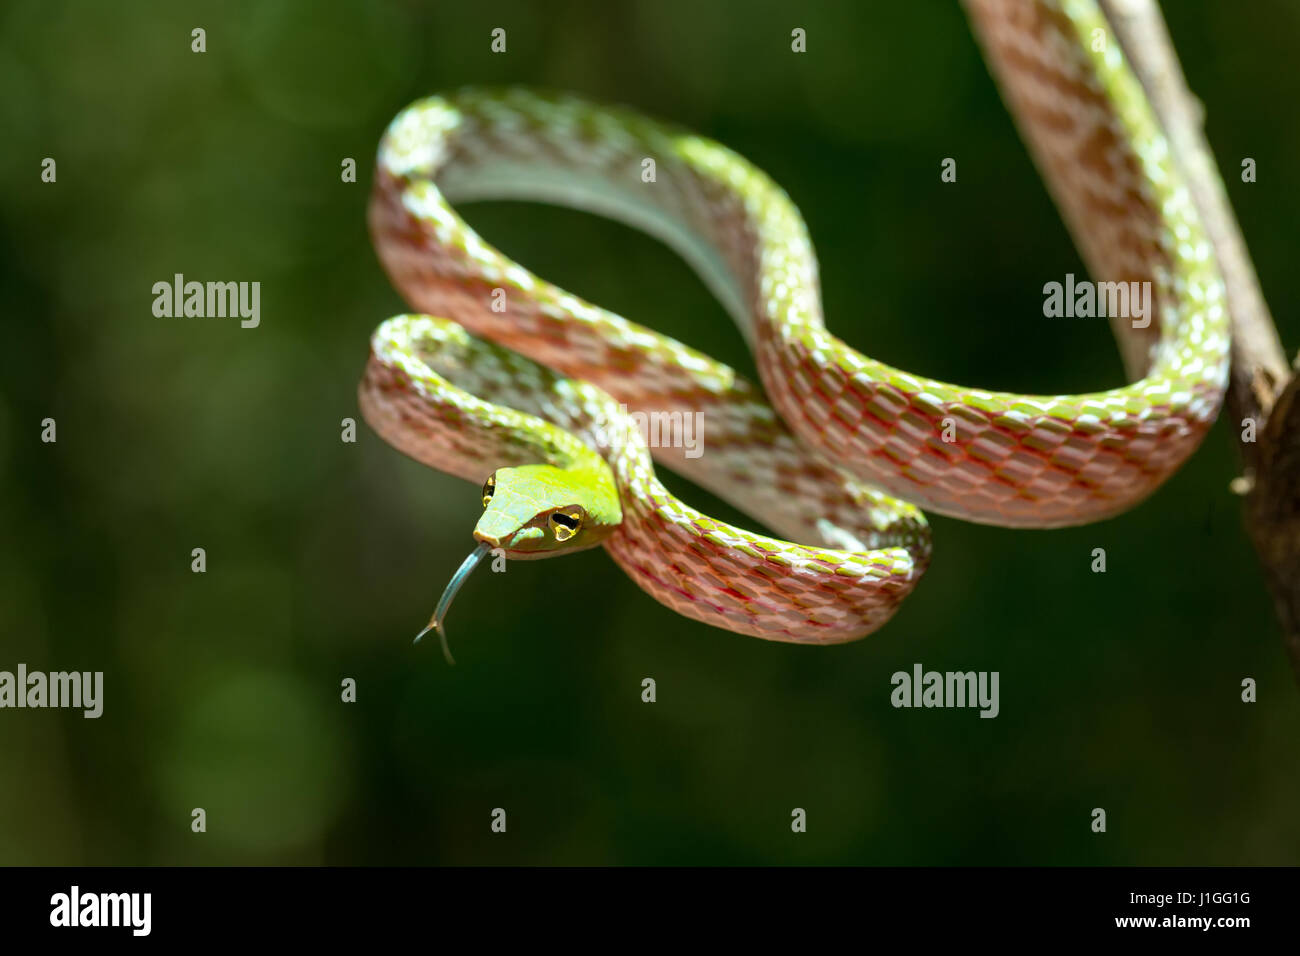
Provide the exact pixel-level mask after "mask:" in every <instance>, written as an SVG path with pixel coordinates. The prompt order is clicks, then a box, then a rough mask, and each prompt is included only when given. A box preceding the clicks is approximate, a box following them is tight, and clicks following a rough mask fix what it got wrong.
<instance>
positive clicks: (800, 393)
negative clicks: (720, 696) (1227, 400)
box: [359, 0, 1229, 644]
mask: <svg viewBox="0 0 1300 956" xmlns="http://www.w3.org/2000/svg"><path fill="white" fill-rule="evenodd" d="M966 7H967V12H968V14H969V17H970V20H971V22H972V25H973V27H974V30H975V33H976V36H977V39H978V40H979V41H980V45H981V47H982V49H983V52H984V55H985V58H986V60H987V62H988V63H989V66H990V70H991V72H992V73H993V74H994V76H995V78H996V79H997V81H998V82H999V85H1000V87H1001V90H1002V93H1003V97H1004V99H1005V101H1006V102H1007V104H1008V106H1009V108H1010V110H1011V112H1012V114H1013V116H1014V117H1015V119H1016V121H1017V124H1018V126H1019V128H1020V130H1021V133H1022V136H1023V137H1024V139H1025V140H1026V142H1027V143H1028V145H1029V148H1030V150H1031V153H1032V155H1033V157H1034V159H1035V161H1036V164H1037V166H1038V168H1039V170H1040V171H1041V173H1042V175H1043V176H1044V178H1045V180H1046V181H1047V183H1048V186H1049V189H1050V191H1051V193H1052V195H1053V198H1054V199H1055V201H1056V203H1057V206H1058V208H1059V209H1060V211H1061V214H1062V217H1063V219H1064V220H1065V223H1066V225H1067V227H1068V228H1069V230H1070V232H1071V234H1072V236H1073V238H1074V240H1075V243H1076V245H1077V247H1078V248H1079V250H1080V253H1081V254H1082V256H1083V258H1084V260H1085V261H1086V263H1087V265H1088V267H1089V270H1090V271H1091V273H1092V275H1093V276H1094V277H1095V278H1097V279H1100V280H1104V281H1123V282H1147V283H1150V289H1151V290H1152V302H1153V305H1152V316H1153V319H1152V321H1151V322H1150V324H1149V327H1146V328H1137V327H1134V323H1132V322H1131V321H1128V320H1126V319H1123V318H1122V317H1121V318H1120V319H1112V323H1111V324H1112V330H1113V331H1114V333H1115V335H1116V338H1117V340H1118V342H1119V345H1120V347H1121V351H1122V352H1123V354H1124V356H1125V360H1126V366H1127V367H1128V369H1129V371H1130V374H1131V375H1132V377H1134V378H1135V379H1137V380H1136V381H1134V382H1133V383H1132V384H1130V385H1127V386H1125V387H1121V388H1114V389H1111V390H1110V391H1104V392H1096V393H1092V394H1086V395H1055V396H1028V395H1015V394H1007V393H999V392H989V391H983V390H980V389H977V388H963V387H958V386H955V385H950V384H945V383H942V382H936V381H931V380H929V379H926V378H924V377H921V376H918V375H913V374H910V373H908V372H905V371H901V370H899V369H895V368H890V367H889V366H887V365H884V364H882V363H880V362H877V361H875V360H873V359H871V358H869V357H867V356H865V355H863V354H862V353H860V352H858V351H857V350H855V349H854V348H853V347H852V346H850V345H848V344H846V343H845V342H843V341H841V340H840V339H838V338H837V337H836V336H835V335H834V334H833V333H832V332H831V331H830V330H829V329H828V328H827V327H826V325H825V323H824V321H823V316H822V308H821V300H820V289H819V279H818V265H817V259H816V257H815V255H814V253H813V246H812V242H811V239H810V238H809V235H808V232H807V229H806V227H805V225H804V222H803V219H802V218H801V217H800V215H799V212H798V210H797V208H796V207H795V205H794V203H793V202H792V201H791V199H790V198H789V197H788V196H787V195H786V194H785V192H783V191H782V190H781V188H780V187H779V186H777V185H776V184H775V183H774V182H772V180H770V179H769V178H768V177H767V176H766V175H765V174H764V173H763V172H761V171H760V170H758V169H757V168H755V167H754V166H752V165H751V164H750V163H748V162H746V161H745V160H744V159H743V158H742V157H740V156H738V155H736V154H735V153H733V152H731V151H730V150H728V149H726V148H725V147H723V146H721V145H719V144H717V143H715V142H712V141H710V140H707V139H704V138H701V137H699V136H696V135H693V134H691V133H689V132H687V131H683V130H680V129H676V128H673V127H670V126H666V125H663V124H661V123H658V122H655V121H652V120H650V119H647V118H645V117H643V116H641V115H639V114H637V113H634V112H630V111H626V110H622V109H614V108H608V107H603V106H595V105H591V104H588V103H585V102H583V101H581V100H578V99H574V98H571V97H566V96H551V95H543V94H540V93H536V92H532V91H529V90H526V89H507V90H473V89H471V90H466V91H462V92H460V93H457V94H455V95H451V96H446V97H432V98H428V99H424V100H421V101H419V102H417V103H415V104H414V105H412V106H410V107H409V108H407V109H406V110H405V111H403V112H402V113H401V114H400V115H398V117H397V118H396V119H395V120H394V121H393V123H392V124H391V125H390V127H389V128H388V130H387V132H386V134H385V136H384V138H383V141H382V143H381V145H380V149H379V156H378V164H377V170H376V175H375V182H374V189H373V192H372V198H371V204H370V213H369V219H370V229H371V234H372V237H373V239H374V242H375V246H376V248H377V250H378V253H379V257H380V259H381V261H382V263H383V266H384V268H385V270H386V271H387V273H388V275H389V276H390V278H391V279H392V281H393V282H394V284H395V285H396V286H397V288H398V289H399V290H400V291H401V292H402V294H403V296H404V298H405V299H406V300H407V301H408V302H409V303H410V304H411V305H413V306H414V307H415V308H416V309H418V310H419V311H420V313H422V314H412V315H402V316H397V317H395V318H392V319H389V320H388V321H386V322H384V323H383V324H382V325H380V327H379V328H378V330H377V331H376V332H375V333H374V335H373V337H372V340H371V354H370V359H369V362H368V364H367V366H366V369H365V372H364V375H363V379H362V382H361V385H360V388H359V401H360V405H361V409H362V412H363V414H364V416H365V417H366V419H367V421H368V422H369V423H370V424H371V426H372V427H373V428H374V429H375V430H376V431H377V432H378V433H379V434H380V435H381V436H383V437H384V438H385V439H386V440H387V441H388V442H389V443H391V444H392V445H393V446H395V447H396V448H398V449H400V450H401V451H403V452H405V453H407V454H408V455H410V456H412V457H413V458H415V459H417V460H418V461H420V462H423V463H424V464H427V465H429V466H431V467H433V468H436V469H438V470H440V471H444V472H449V473H451V474H453V475H457V476H460V477H462V478H465V479H467V480H471V481H474V482H475V483H476V484H477V483H480V482H483V483H484V485H483V505H484V509H485V510H484V512H483V514H482V516H481V518H480V519H479V521H478V526H477V527H476V529H475V537H476V538H477V540H478V541H479V542H480V544H479V547H478V549H477V550H476V551H475V553H474V555H472V556H471V558H470V559H467V561H466V562H465V565H463V566H462V568H461V571H460V572H458V573H457V575H456V577H455V579H454V580H453V583H452V585H451V586H449V588H448V590H447V592H446V593H445V594H444V599H443V601H442V602H440V604H439V609H438V611H437V612H436V613H435V619H434V621H433V622H431V626H433V625H437V626H438V627H439V630H440V631H441V621H442V616H443V615H444V614H445V611H446V606H447V604H448V603H449V601H450V596H451V595H452V594H454V593H455V589H456V587H458V586H459V584H460V582H461V581H463V579H464V577H465V575H466V574H468V572H469V570H470V569H472V567H473V566H474V564H475V563H476V561H477V560H478V558H480V557H481V556H482V555H483V554H484V553H485V552H486V551H487V549H489V548H493V549H498V548H499V549H501V550H502V551H503V552H504V553H505V554H506V555H507V557H509V558H512V559H514V558H523V559H527V558H538V557H546V556H549V555H555V554H562V553H567V552H569V551H573V550H577V549H580V548H587V547H593V546H596V545H603V546H604V548H605V549H606V550H607V551H608V553H609V554H610V555H611V556H612V557H613V558H614V560H615V561H616V562H617V563H618V564H619V565H620V566H621V567H622V568H623V570H624V571H625V572H626V573H627V574H628V575H629V576H630V577H631V579H632V580H633V581H634V582H635V583H636V584H637V585H638V586H639V587H640V588H641V589H642V590H644V591H645V592H646V593H648V594H650V595H651V596H653V597H654V598H655V599H657V600H658V601H660V602H662V603H663V604H665V605H666V606H668V607H669V608H672V609H673V610H675V611H677V612H678V613H680V614H683V615H685V616H687V617H690V618H694V619H695V620H699V621H703V622H705V623H707V624H711V625H715V626H717V627H721V628H725V629H727V630H730V631H734V632H737V633H740V634H747V635H752V636H754V637H760V638H767V639H771V640H778V641H792V642H800V643H813V644H828V643H836V642H842V641H849V640H853V639H856V638H860V637H862V636H864V635H866V634H868V633H870V632H871V631H873V630H875V629H876V628H878V627H880V626H881V625H882V624H883V623H884V622H885V621H886V620H888V618H889V617H890V616H891V615H892V614H893V613H894V611H895V610H896V609H897V607H898V606H899V603H900V602H901V601H902V600H903V599H904V598H905V597H906V596H907V595H908V594H909V593H911V591H912V589H913V588H914V587H915V586H916V583H917V581H918V579H919V578H920V576H921V575H922V573H923V572H924V570H925V568H926V566H927V564H928V562H929V559H930V536H929V529H928V525H927V523H926V520H925V517H924V514H923V513H922V511H921V510H920V509H921V508H927V509H931V510H933V511H936V512H939V513H942V514H946V515H952V516H956V517H959V518H964V519H968V520H971V521H976V522H984V523H989V524H997V525H1005V526H1012V527H1026V528H1029V527H1044V528H1045V527H1058V526H1063V525H1072V524H1082V523H1085V522H1090V521H1095V520H1098V519H1101V518H1105V517H1108V516H1111V515H1114V514H1117V513H1119V512H1121V511H1123V510H1125V509H1127V508H1130V507H1131V506H1133V505H1134V504H1136V503H1137V502H1139V501H1140V500H1142V499H1143V498H1144V497H1146V496H1147V495H1149V494H1150V493H1151V492H1152V491H1153V490H1154V489H1155V488H1156V487H1158V486H1159V485H1160V483H1161V482H1162V481H1163V480H1164V479H1165V478H1167V477H1168V476H1169V475H1170V474H1171V473H1172V472H1173V471H1174V470H1176V469H1177V468H1178V467H1179V466H1180V465H1181V464H1182V462H1183V461H1184V460H1185V459H1186V458H1187V457H1188V455H1190V454H1191V452H1192V451H1193V450H1194V449H1195V448H1196V446H1197V444H1198V443H1199V442H1200V440H1201V439H1202V437H1203V436H1204V434H1205V432H1206V431H1207V429H1208V428H1209V427H1210V425H1211V424H1212V423H1213V421H1214V418H1215V416H1216V415H1217V412H1218V409H1219V405H1220V403H1221V400H1222V397H1223V392H1224V389H1225V386H1226V381H1227V372H1228V350H1229V330H1228V316H1227V313H1226V306H1225V300H1224V288H1223V281H1222V278H1221V276H1220V274H1219V271H1218V266H1217V264H1216V262H1215V258H1214V255H1213V252H1212V248H1211V245H1210V241H1209V239H1208V238H1207V236H1206V234H1205V232H1204V229H1203V227H1202V225H1201V222H1200V220H1199V217H1198V215H1197V211H1196V209H1195V208H1194V206H1193V204H1192V201H1191V199H1190V197H1189V193H1188V189H1187V187H1186V185H1185V184H1184V182H1183V180H1182V178H1181V175H1180V173H1179V169H1178V166H1177V163H1176V161H1175V157H1173V156H1171V154H1170V148H1169V145H1168V142H1167V140H1166V138H1165V136H1164V134H1163V132H1162V130H1161V129H1160V127H1159V125H1158V123H1157V120H1156V119H1155V117H1154V116H1153V113H1152V110H1151V107H1150V105H1149V104H1148V102H1147V100H1146V97H1145V95H1144V93H1143V90H1142V87H1141V85H1140V83H1139V82H1138V80H1137V78H1136V77H1135V76H1134V74H1133V72H1132V71H1131V69H1130V68H1129V66H1128V65H1127V64H1126V62H1125V59H1124V56H1123V53H1122V51H1121V50H1120V48H1119V45H1118V43H1117V42H1116V41H1115V39H1114V37H1113V35H1112V33H1111V31H1110V29H1109V26H1108V24H1107V22H1106V20H1105V17H1104V14H1103V13H1102V11H1101V10H1100V9H1099V8H1098V6H1097V5H1096V3H1095V0H967V3H966ZM647 158H649V159H653V160H654V161H655V168H656V175H655V177H654V178H653V181H646V179H645V178H643V176H642V171H643V169H644V168H645V167H644V165H643V163H644V161H645V160H646V159H647ZM484 199H522V200H531V201H539V202H546V203H553V204H560V205H564V206H568V207H572V208H576V209H581V210H586V211H589V212H593V213H596V214H599V215H603V216H608V217H611V218H614V219H616V220H619V221H622V222H624V223H627V224H630V225H632V226H634V227H636V228H638V229H640V230H643V231H645V232H646V233H649V234H650V235H652V236H655V237H657V238H659V239H660V240H662V241H663V242H664V243H666V244H667V245H668V246H670V247H671V248H673V249H674V250H676V251H677V252H678V253H679V254H680V255H681V256H682V257H683V258H684V259H685V260H686V261H687V262H688V263H689V264H690V265H691V266H692V267H693V268H694V269H695V270H696V271H697V272H698V273H699V275H700V276H701V278H702V279H703V280H704V282H705V283H706V284H707V285H708V287H709V288H710V290H711V291H712V292H713V293H714V294H715V296H716V297H717V299H718V300H719V302H720V303H721V304H722V305H723V306H724V308H725V309H726V310H727V311H728V312H729V313H730V315H731V316H732V318H733V319H734V320H735V322H736V323H737V325H738V326H739V328H740V330H741V331H742V333H743V335H744V337H745V339H746V342H747V344H748V345H749V347H750V349H751V350H752V352H753V354H754V356H755V360H756V364H757V367H758V369H759V374H760V378H761V381H762V388H760V387H758V386H757V385H755V384H753V383H751V382H748V381H746V380H744V379H743V378H741V377H740V376H739V375H737V374H736V372H734V371H733V370H732V369H731V368H729V367H727V366H726V365H723V364H721V363H719V362H716V361H714V360H713V359H711V358H709V357H708V356H706V355H703V354H701V353H700V352H698V351H696V350H694V349H692V348H690V347H689V346H688V345H685V344H683V343H680V342H678V341H675V340H673V339H671V338H668V337H666V336H663V335H660V334H658V333H656V332H654V331H652V330H650V329H648V328H645V327H644V326H641V325H637V324H635V323H634V322H632V321H629V320H628V319H626V318H624V317H622V316H619V315H616V314H614V313H612V312H610V311H607V310H605V309H602V308H601V307H599V306H598V305H595V304H592V303H589V302H586V301H583V300H582V299H581V298H579V297H577V296H574V295H571V294H570V293H568V292H566V291H564V290H562V289H560V288H557V287H556V286H554V285H551V284H550V283H548V282H546V281H545V280H544V279H542V278H540V277H538V276H536V275H533V274H532V273H531V272H529V271H528V270H527V269H525V268H524V267H523V266H521V265H519V264H517V263H515V262H513V261H511V260H510V259H508V258H507V257H505V256H503V255H502V254H501V253H499V252H497V251H496V250H495V249H493V248H492V247H491V246H490V245H488V244H487V243H486V242H484V241H483V240H482V239H481V238H480V237H479V236H478V235H477V234H476V233H475V232H474V230H473V229H472V228H470V226H468V225H467V224H466V223H465V222H464V220H462V219H461V218H460V216H459V215H458V214H457V212H456V210H455V205H454V204H458V203H464V202H472V201H474V200H484ZM651 411H654V412H661V413H681V414H695V413H699V414H700V415H702V416H703V420H704V421H705V422H707V435H708V438H707V445H706V447H705V449H704V453H703V454H700V455H698V456H697V457H690V456H687V455H686V454H684V453H683V450H682V449H681V448H674V447H655V448H648V447H647V443H646V441H645V440H644V436H642V435H641V434H640V433H639V432H638V430H637V428H636V427H635V424H634V423H633V422H632V420H631V419H629V418H628V414H627V413H628V412H651ZM611 435H614V436H616V437H617V438H618V440H611ZM656 464H659V465H662V466H665V467H668V468H671V469H672V470H674V471H676V472H678V473H680V474H682V475H684V476H685V477H687V478H689V479H691V480H692V481H694V482H695V483H697V484H699V485H701V486H703V487H705V488H707V489H709V490H710V491H712V492H714V493H715V494H717V495H718V496H719V497H721V498H722V499H724V500H726V501H727V502H729V503H730V504H732V505H735V506H736V507H738V508H739V509H741V510H742V511H744V512H745V513H746V514H748V515H751V516H752V517H754V518H755V520H757V521H760V522H761V523H762V524H764V525H765V526H766V527H768V528H771V529H772V530H773V531H774V532H775V533H776V534H777V535H781V536H783V537H781V538H778V537H773V536H769V535H764V534H759V533H756V532H753V531H749V530H745V529H743V528H738V527H734V526H732V525H729V524H727V523H724V522H722V521H718V520H714V519H712V518H710V517H708V516H707V515H704V514H702V513H700V512H699V511H697V510H696V509H694V508H692V507H691V506H689V505H687V504H686V503H684V502H683V501H681V500H679V499H678V498H677V497H675V496H674V495H673V494H671V493H670V492H669V491H668V490H667V489H666V488H665V487H664V486H663V484H661V483H660V481H659V480H658V479H657V478H656V475H655V466H656ZM786 539H788V540H786ZM795 542H800V543H795ZM426 630H427V629H426Z"/></svg>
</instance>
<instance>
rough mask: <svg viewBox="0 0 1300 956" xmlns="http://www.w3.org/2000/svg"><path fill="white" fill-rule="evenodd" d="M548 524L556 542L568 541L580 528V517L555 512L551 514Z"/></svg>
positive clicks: (578, 515)
mask: <svg viewBox="0 0 1300 956" xmlns="http://www.w3.org/2000/svg"><path fill="white" fill-rule="evenodd" d="M550 524H551V531H552V532H553V533H554V534H555V540H556V541H568V540H569V539H570V538H572V537H573V536H574V535H575V534H577V533H578V529H579V528H581V527H582V515H580V514H565V513H564V512H563V511H556V512H554V513H552V514H551V522H550Z"/></svg>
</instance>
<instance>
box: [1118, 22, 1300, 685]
mask: <svg viewBox="0 0 1300 956" xmlns="http://www.w3.org/2000/svg"><path fill="white" fill-rule="evenodd" d="M1100 4H1101V7H1102V10H1103V11H1104V12H1105V14H1106V17H1107V19H1108V20H1109V21H1110V24H1111V27H1112V29H1114V31H1115V35H1116V38H1117V39H1118V40H1119V43H1120V46H1121V47H1122V48H1123V50H1124V54H1125V57H1126V58H1127V59H1128V62H1129V63H1130V64H1131V65H1132V66H1133V70H1134V72H1135V73H1136V74H1137V76H1138V79H1139V80H1140V81H1141V83H1142V86H1143V88H1144V89H1145V90H1146V93H1147V98H1148V99H1149V100H1150V101H1151V105H1152V107H1153V108H1154V110H1155V113H1156V117H1157V119H1159V121H1160V124H1161V125H1162V126H1163V127H1164V129H1165V133H1166V135H1167V136H1168V137H1169V142H1170V146H1171V148H1172V152H1173V155H1174V158H1175V160H1176V161H1177V163H1178V165H1179V168H1180V170H1181V171H1182V173H1183V176H1184V177H1185V179H1186V181H1187V183H1188V187H1189V189H1190V190H1191V193H1192V199H1193V201H1194V202H1195V204H1196V207H1197V209H1198V210H1199V212H1200V214H1201V220H1202V221H1203V222H1204V224H1205V228H1206V231H1207V232H1208V233H1209V236H1210V241H1211V242H1212V243H1213V245H1214V251H1215V255H1216V256H1217V258H1218V260H1219V268H1220V270H1221V271H1222V273H1223V279H1224V284H1225V285H1226V287H1227V297H1228V310H1229V312H1230V314H1231V320H1232V372H1231V379H1230V381H1229V385H1228V411H1229V414H1230V415H1231V416H1232V419H1233V421H1232V424H1233V432H1234V433H1235V434H1238V435H1239V436H1240V435H1241V434H1242V432H1243V431H1244V430H1245V429H1244V424H1243V423H1244V422H1245V420H1246V419H1254V420H1255V422H1256V428H1255V435H1256V439H1257V440H1256V441H1254V442H1250V441H1238V447H1239V449H1240V453H1241V458H1242V465H1243V470H1244V474H1243V477H1242V478H1241V479H1238V481H1237V482H1234V489H1235V490H1238V491H1239V492H1241V493H1244V494H1245V497H1246V502H1245V522H1246V527H1247V530H1248V531H1249V533H1250V537H1251V540H1252V541H1253V542H1254V545H1255V551H1256V553H1257V554H1258V555H1259V560H1260V564H1261V565H1262V566H1263V569H1264V579H1265V581H1266V582H1267V584H1268V587H1269V590H1270V591H1271V592H1272V595H1273V602H1274V604H1275V605H1276V608H1277V614H1278V618H1279V620H1280V622H1281V624H1282V638H1283V642H1284V644H1285V647H1286V651H1287V655H1288V656H1289V657H1290V659H1291V668H1292V670H1293V671H1294V672H1295V677H1296V680H1297V682H1300V397H1298V396H1300V378H1297V377H1296V376H1294V375H1293V374H1292V370H1291V366H1290V364H1289V363H1288V362H1287V360H1286V354H1285V353H1284V352H1283V351H1282V342H1281V340H1280V339H1279V338H1278V334H1277V328H1276V327H1275V326H1274V324H1273V317H1272V315H1271V314H1270V313H1269V310H1268V305H1267V304H1266V303H1265V302H1264V295H1263V293H1262V292H1261V291H1260V288H1259V278H1258V276H1256V274H1255V267H1254V266H1253V265H1252V264H1251V261H1250V254H1249V253H1248V252H1247V251H1246V243H1245V240H1244V239H1242V236H1241V228H1240V226H1238V224H1237V219H1236V217H1235V216H1234V215H1233V212H1232V206H1231V205H1230V204H1229V202H1228V195H1227V191H1226V190H1225V189H1224V186H1223V181H1222V180H1221V179H1220V178H1219V173H1218V169H1217V168H1216V167H1215V164H1214V158H1213V155H1212V154H1211V152H1210V149H1209V146H1208V145H1207V144H1206V141H1205V134H1204V132H1203V131H1202V124H1203V122H1204V118H1205V117H1204V109H1203V107H1202V106H1201V104H1200V102H1199V101H1198V100H1197V99H1196V98H1195V97H1193V96H1192V94H1191V92H1190V91H1189V90H1188V89H1187V81H1186V80H1185V79H1184V77H1183V71H1182V68H1181V67H1180V66H1179V63H1178V57H1177V55H1176V54H1175V53H1174V48H1173V44H1172V42H1171V41H1170V39H1169V32H1168V30H1167V29H1166V27H1165V22H1164V19H1163V18H1162V17H1161V15H1160V9H1159V7H1158V6H1157V5H1156V2H1155V0H1100Z"/></svg>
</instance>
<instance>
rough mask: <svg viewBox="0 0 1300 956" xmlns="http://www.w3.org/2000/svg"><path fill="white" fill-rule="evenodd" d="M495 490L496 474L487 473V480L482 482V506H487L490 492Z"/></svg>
mask: <svg viewBox="0 0 1300 956" xmlns="http://www.w3.org/2000/svg"><path fill="white" fill-rule="evenodd" d="M496 490H497V476H496V475H488V480H487V481H485V482H483V507H484V508H486V507H487V506H488V502H489V501H491V500H492V493H493V492H495V491H496Z"/></svg>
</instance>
